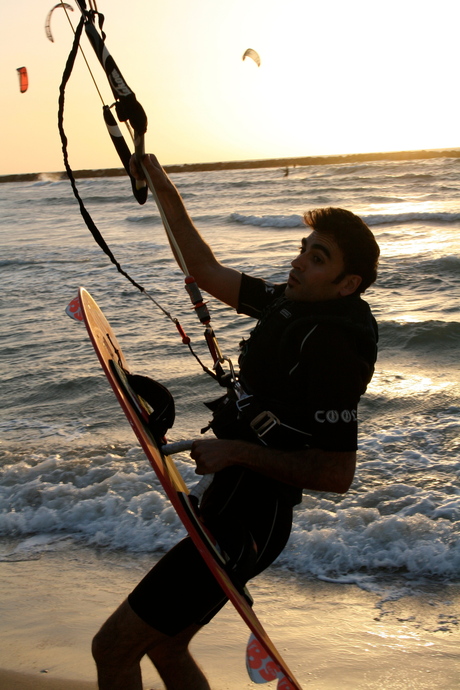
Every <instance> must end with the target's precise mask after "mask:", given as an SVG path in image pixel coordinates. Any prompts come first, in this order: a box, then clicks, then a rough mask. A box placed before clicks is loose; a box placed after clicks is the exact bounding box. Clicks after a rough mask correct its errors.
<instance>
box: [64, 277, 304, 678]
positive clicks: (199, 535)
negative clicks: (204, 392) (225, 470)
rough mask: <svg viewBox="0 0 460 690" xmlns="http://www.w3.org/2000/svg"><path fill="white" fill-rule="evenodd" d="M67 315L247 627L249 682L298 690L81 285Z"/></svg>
mask: <svg viewBox="0 0 460 690" xmlns="http://www.w3.org/2000/svg"><path fill="white" fill-rule="evenodd" d="M67 313H68V314H69V315H71V316H73V318H75V319H77V320H83V321H84V323H85V325H86V328H87V331H88V334H89V336H90V339H91V342H92V344H93V346H94V349H95V351H96V354H97V356H98V358H99V362H100V364H101V366H102V369H103V370H104V372H105V375H106V377H107V379H108V381H109V383H110V385H111V387H112V389H113V391H114V393H115V395H116V397H117V399H118V402H119V403H120V405H121V407H122V409H123V411H124V413H125V415H126V417H127V418H128V421H129V423H130V425H131V427H132V429H133V431H134V433H135V435H136V437H137V439H138V441H139V443H140V445H141V446H142V449H143V450H144V453H145V455H146V456H147V458H148V460H149V462H150V464H151V466H152V468H153V469H154V471H155V473H156V475H157V477H158V479H159V481H160V482H161V484H162V486H163V489H164V491H165V493H166V495H167V497H168V498H169V500H170V501H171V504H172V505H173V507H174V509H175V510H176V512H177V515H178V516H179V518H180V519H181V521H182V523H183V525H184V527H185V529H186V530H187V532H188V534H189V535H190V537H191V539H192V540H193V543H194V544H195V546H196V548H197V549H198V551H199V553H200V554H201V556H202V557H203V559H204V560H205V562H206V564H207V566H208V567H209V569H210V570H211V572H212V574H213V575H214V577H215V579H216V580H217V582H218V583H219V585H220V586H221V588H222V590H223V591H224V593H225V594H226V596H227V597H228V598H229V600H230V601H231V602H232V604H233V606H234V607H235V609H236V610H237V611H238V613H239V614H240V616H241V618H242V619H243V620H244V622H245V623H246V624H247V626H248V627H249V629H250V631H251V636H250V639H249V644H248V647H247V651H246V666H247V670H248V673H249V676H250V678H251V680H253V681H254V682H256V683H266V682H269V681H272V680H276V679H278V685H277V688H278V690H301V687H300V685H299V683H298V682H297V681H296V679H295V678H294V676H293V674H292V673H291V671H290V670H289V668H288V666H287V665H286V663H285V661H284V660H283V658H282V657H281V655H280V653H279V652H278V650H277V649H276V647H275V645H274V644H273V642H272V641H271V639H270V638H269V636H268V634H267V633H266V632H265V630H264V628H263V626H262V624H261V623H260V621H259V619H258V618H257V616H256V614H255V613H254V611H253V609H252V606H251V604H252V601H251V600H250V596H249V594H248V592H247V590H246V588H244V589H243V590H242V589H241V587H238V586H237V585H236V584H235V583H234V582H233V581H232V578H231V576H230V575H229V573H228V572H227V570H226V567H225V566H226V561H225V556H224V555H223V554H222V553H221V551H220V550H219V547H218V545H217V542H216V540H215V539H214V538H213V536H212V534H211V533H210V532H209V531H208V530H207V529H206V527H205V526H204V525H203V523H202V522H201V521H200V519H199V517H198V515H197V513H196V512H195V509H194V506H193V503H192V501H191V500H190V498H189V490H188V488H187V486H186V484H185V482H184V480H183V478H182V476H181V474H180V472H179V470H178V469H177V467H176V466H175V464H174V461H173V460H172V458H171V457H170V456H165V455H164V454H163V452H162V449H161V448H162V446H161V445H159V444H158V443H157V441H156V440H155V437H154V435H153V433H152V431H151V429H150V428H149V426H148V422H149V409H148V405H146V402H145V400H143V398H142V397H140V396H139V395H137V394H136V393H135V392H134V390H133V388H132V387H131V386H130V383H129V378H130V376H131V372H130V370H129V366H128V362H127V361H126V359H125V356H124V354H123V352H122V349H121V347H120V345H119V343H118V341H117V338H116V336H115V334H114V333H113V331H112V328H111V327H110V324H109V323H108V321H107V319H106V318H105V316H104V314H103V313H102V311H101V310H100V309H99V307H98V305H97V304H96V302H95V301H94V299H93V298H92V297H91V295H90V294H89V293H88V292H87V291H86V290H85V289H84V288H80V291H79V295H78V298H77V299H76V300H73V301H72V302H71V303H70V305H69V307H68V308H67ZM250 601H251V603H250Z"/></svg>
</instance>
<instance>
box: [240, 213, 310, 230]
mask: <svg viewBox="0 0 460 690" xmlns="http://www.w3.org/2000/svg"><path fill="white" fill-rule="evenodd" d="M230 221H232V222H234V223H239V224H241V225H254V226H255V227H260V228H298V227H302V226H304V225H305V224H304V222H303V216H299V215H297V214H292V215H290V216H245V215H242V214H241V213H232V214H231V215H230Z"/></svg>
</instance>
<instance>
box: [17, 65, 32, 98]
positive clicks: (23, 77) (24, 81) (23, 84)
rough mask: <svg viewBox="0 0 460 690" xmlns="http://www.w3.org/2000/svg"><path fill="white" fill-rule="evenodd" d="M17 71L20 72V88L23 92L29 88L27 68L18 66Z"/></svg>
mask: <svg viewBox="0 0 460 690" xmlns="http://www.w3.org/2000/svg"><path fill="white" fill-rule="evenodd" d="M17 72H18V74H19V90H20V92H21V93H25V92H26V91H27V89H28V88H29V77H28V76H27V69H26V68H25V67H18V68H17Z"/></svg>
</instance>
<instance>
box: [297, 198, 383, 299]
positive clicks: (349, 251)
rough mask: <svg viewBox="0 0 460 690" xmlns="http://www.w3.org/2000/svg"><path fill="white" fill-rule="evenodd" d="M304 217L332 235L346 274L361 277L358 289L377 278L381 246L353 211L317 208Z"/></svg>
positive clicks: (365, 288)
mask: <svg viewBox="0 0 460 690" xmlns="http://www.w3.org/2000/svg"><path fill="white" fill-rule="evenodd" d="M304 220H305V222H306V224H307V225H309V226H310V227H311V228H312V230H316V232H319V233H321V234H323V235H332V237H333V239H334V241H335V243H336V244H337V246H338V247H339V249H340V250H341V251H342V254H343V259H344V264H345V270H344V273H343V275H342V276H341V277H340V279H342V278H343V277H345V275H349V274H353V275H358V276H360V277H361V283H360V285H359V287H358V288H357V290H356V292H357V293H361V292H364V291H365V290H367V288H368V287H369V285H372V283H373V282H374V281H375V280H376V278H377V266H378V263H379V256H380V249H379V245H378V244H377V242H376V240H375V237H374V235H373V234H372V232H371V231H370V230H369V228H368V227H367V225H366V223H365V222H364V221H363V220H361V218H359V217H358V216H355V214H354V213H352V212H351V211H346V210H345V209H343V208H331V207H329V208H315V209H313V210H311V211H307V212H306V213H305V214H304Z"/></svg>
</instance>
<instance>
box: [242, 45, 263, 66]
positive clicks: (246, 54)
mask: <svg viewBox="0 0 460 690" xmlns="http://www.w3.org/2000/svg"><path fill="white" fill-rule="evenodd" d="M247 57H250V58H252V59H253V60H254V62H255V63H256V65H257V67H260V56H259V53H257V52H256V51H255V50H253V49H252V48H248V49H247V50H245V52H244V53H243V60H244V59H245V58H247Z"/></svg>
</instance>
